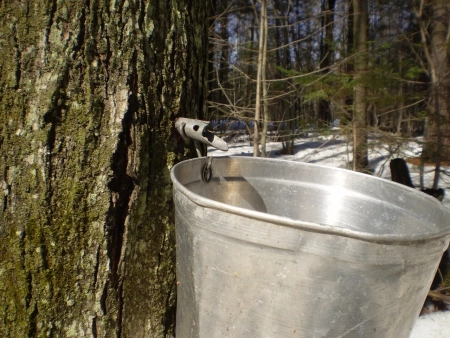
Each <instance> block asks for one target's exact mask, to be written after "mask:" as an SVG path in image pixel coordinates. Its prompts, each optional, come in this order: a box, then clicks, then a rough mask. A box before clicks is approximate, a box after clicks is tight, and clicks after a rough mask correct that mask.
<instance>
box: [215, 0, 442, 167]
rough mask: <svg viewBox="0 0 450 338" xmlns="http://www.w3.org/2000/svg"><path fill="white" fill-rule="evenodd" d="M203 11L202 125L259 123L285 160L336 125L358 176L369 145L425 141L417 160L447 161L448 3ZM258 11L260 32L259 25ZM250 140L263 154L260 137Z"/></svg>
mask: <svg viewBox="0 0 450 338" xmlns="http://www.w3.org/2000/svg"><path fill="white" fill-rule="evenodd" d="M212 3H213V4H214V6H213V14H214V16H213V20H212V23H211V29H210V33H211V35H212V39H211V47H212V49H211V51H210V67H209V70H210V73H209V74H210V75H209V80H210V88H211V92H210V96H209V103H210V105H209V107H210V108H209V116H210V118H211V119H213V120H222V121H228V124H229V125H231V124H232V121H234V120H236V119H239V120H241V121H244V122H246V124H247V127H249V128H253V123H254V121H255V120H256V122H257V125H258V124H261V125H262V127H261V128H264V124H267V123H268V128H269V131H271V130H276V131H277V134H278V136H279V137H280V138H281V140H282V141H283V142H284V146H285V147H284V151H285V152H287V153H291V152H292V151H293V147H292V140H293V138H294V137H296V136H299V135H301V134H302V133H303V132H304V131H306V130H307V129H308V128H311V127H314V128H322V129H323V128H325V129H326V127H330V126H332V125H333V122H335V125H337V123H338V122H340V126H341V131H343V132H344V133H347V132H348V133H349V134H352V140H351V141H352V143H353V144H354V154H353V157H354V158H355V161H354V163H353V166H350V167H351V168H353V169H355V170H361V171H365V170H367V165H368V161H367V150H368V148H369V147H370V145H369V143H370V142H369V141H368V140H369V139H372V140H373V138H374V137H375V136H376V137H378V138H379V137H382V138H383V139H384V140H386V139H388V140H389V142H397V141H398V140H399V138H400V137H401V138H403V139H405V138H408V137H411V136H412V135H417V134H423V133H424V132H425V136H426V144H427V146H426V147H425V148H426V149H427V150H426V156H424V157H426V159H425V160H427V161H430V160H431V161H435V162H436V163H437V165H439V161H441V160H443V159H444V158H445V159H448V156H447V155H448V154H447V153H448V150H447V148H448V146H447V139H448V136H447V129H448V123H447V120H448V114H449V110H448V102H447V101H448V97H449V95H447V94H444V93H448V91H449V89H448V88H447V87H448V84H447V82H448V81H447V80H448V78H449V76H450V75H449V74H450V73H449V68H448V67H449V59H448V57H449V56H448V55H449V40H448V39H449V35H448V28H449V19H448V18H449V6H450V5H449V4H447V2H443V1H437V0H436V1H432V0H401V1H385V0H359V1H353V0H321V1H317V0H315V1H296V0H268V1H267V2H266V1H251V0H250V1H246V0H228V1H227V0H221V1H215V0H213V1H212ZM264 8H266V9H264ZM265 11H266V12H267V15H266V17H267V27H264V26H262V25H261V22H260V20H261V18H263V17H264V13H265ZM262 27H264V30H262V29H263V28H262ZM266 30H267V33H265V32H266ZM261 32H262V33H261ZM261 37H262V39H263V40H264V41H265V43H266V45H267V47H266V49H265V50H264V55H265V59H266V60H267V61H265V62H264V61H263V60H264V58H262V57H261V48H260V47H258V46H261V45H260V43H259V42H260V39H261ZM259 68H263V69H264V71H263V72H262V73H261V74H265V79H264V80H261V77H260V75H259V74H260V72H259ZM438 68H439V69H438ZM261 82H262V84H260V83H261ZM259 87H261V88H262V90H261V93H260V91H259V89H258V88H259ZM260 106H261V107H262V110H261V108H260ZM260 110H261V111H262V112H263V113H261V112H260ZM222 124H223V123H222ZM346 130H347V131H346ZM258 134H259V135H260V137H261V145H260V149H261V151H262V152H264V137H265V135H266V133H262V134H260V133H258ZM257 141H258V140H257V139H255V143H257ZM254 153H255V154H257V152H254ZM424 155H425V153H424Z"/></svg>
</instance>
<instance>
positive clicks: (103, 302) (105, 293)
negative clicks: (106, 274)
mask: <svg viewBox="0 0 450 338" xmlns="http://www.w3.org/2000/svg"><path fill="white" fill-rule="evenodd" d="M108 287H109V282H108V281H106V283H105V286H104V287H103V292H102V296H101V297H100V309H101V310H102V314H103V315H104V316H106V315H107V314H108V309H107V308H106V300H107V299H108Z"/></svg>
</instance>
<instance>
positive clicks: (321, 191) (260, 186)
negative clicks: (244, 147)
mask: <svg viewBox="0 0 450 338" xmlns="http://www.w3.org/2000/svg"><path fill="white" fill-rule="evenodd" d="M187 162H190V163H189V164H186V165H185V166H184V168H183V171H184V172H182V171H181V170H179V169H181V167H179V168H178V169H177V168H175V169H176V170H175V171H174V176H175V178H178V179H179V182H180V183H181V185H182V186H183V187H184V188H185V189H184V191H185V193H188V194H192V195H193V196H197V200H199V201H200V203H204V204H208V201H214V202H218V203H220V204H222V205H221V207H222V208H224V209H227V208H228V207H233V208H232V212H239V209H245V210H252V211H256V212H257V213H262V214H268V215H272V216H275V217H278V218H279V219H280V221H283V220H293V221H299V222H308V223H315V224H317V225H319V226H320V225H324V226H327V227H334V228H336V229H347V230H353V231H357V232H363V233H367V234H373V235H388V236H389V235H400V236H402V237H410V238H411V239H414V238H425V237H427V236H428V237H430V236H433V235H437V234H440V233H442V232H443V231H444V232H445V229H448V226H449V224H448V222H446V221H445V211H444V210H443V209H444V207H442V206H441V205H440V203H439V202H437V201H436V200H435V199H433V198H432V197H429V196H427V195H426V194H423V193H420V192H418V191H415V190H414V189H410V188H407V187H404V186H401V185H399V184H396V183H393V182H390V181H387V180H384V179H379V178H376V177H373V176H370V175H367V174H360V173H356V172H352V171H349V170H343V169H336V168H329V167H323V166H318V165H312V164H305V163H299V162H289V161H280V160H270V159H258V158H244V157H237V158H233V157H225V158H215V159H214V161H213V164H212V179H211V180H210V181H209V182H208V183H205V182H203V181H202V179H201V171H202V168H203V167H204V165H205V163H206V160H202V159H197V160H193V161H187ZM181 166H183V164H181ZM215 206H216V207H217V203H215ZM261 217H264V216H261Z"/></svg>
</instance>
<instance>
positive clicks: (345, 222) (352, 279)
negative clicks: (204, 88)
mask: <svg viewBox="0 0 450 338" xmlns="http://www.w3.org/2000/svg"><path fill="white" fill-rule="evenodd" d="M208 163H209V159H208V158H198V159H194V160H189V161H185V162H182V163H179V164H177V165H176V166H174V167H173V169H172V172H171V178H172V181H173V183H174V200H175V206H176V240H177V247H176V249H177V285H178V300H177V326H176V327H177V332H176V333H177V337H182V338H198V337H201V338H204V337H208V338H223V337H236V338H242V337H277V338H284V337H297V338H298V337H307V338H310V337H364V338H366V337H369V338H370V337H392V338H401V337H408V336H409V332H410V328H411V327H412V326H413V324H414V321H415V319H416V318H417V316H418V314H419V312H420V309H421V306H422V304H423V302H424V299H425V297H426V295H427V292H428V290H429V287H430V284H431V282H432V280H433V276H434V273H435V271H436V269H437V266H438V264H439V260H440V257H441V256H442V253H443V252H444V250H445V249H446V248H447V247H448V243H449V233H450V224H449V222H448V219H449V218H450V210H449V209H447V208H445V207H443V206H442V205H441V204H440V203H439V202H438V201H437V200H435V199H434V198H432V197H429V196H427V195H425V194H422V193H420V192H418V191H414V190H413V189H410V188H407V187H404V186H400V185H398V184H395V183H392V182H390V181H387V180H382V179H378V178H375V177H372V176H369V175H364V174H359V173H355V172H351V171H346V170H341V169H334V168H328V167H322V166H316V165H311V164H304V163H298V162H288V161H279V160H270V159H262V158H250V157H236V158H233V157H228V158H226V157H225V158H215V159H214V166H213V168H212V170H211V172H209V173H208V176H207V177H208V181H209V183H208V184H205V183H204V181H203V180H204V177H203V176H202V174H201V173H202V169H203V168H205V167H207V166H208Z"/></svg>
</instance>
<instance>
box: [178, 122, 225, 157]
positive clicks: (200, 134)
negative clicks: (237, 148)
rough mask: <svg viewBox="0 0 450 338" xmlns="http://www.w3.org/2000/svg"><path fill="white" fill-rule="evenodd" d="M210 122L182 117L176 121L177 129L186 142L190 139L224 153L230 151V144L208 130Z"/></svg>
mask: <svg viewBox="0 0 450 338" xmlns="http://www.w3.org/2000/svg"><path fill="white" fill-rule="evenodd" d="M208 126H209V122H207V121H201V120H195V119H188V118H185V117H180V118H178V119H177V120H176V121H175V128H176V129H177V130H178V132H179V133H180V135H181V137H183V139H184V140H185V141H188V140H189V139H190V138H191V139H193V140H194V141H199V142H202V143H204V144H207V145H209V146H211V147H214V148H217V149H219V150H222V151H227V150H228V144H227V143H226V142H225V141H224V140H222V139H221V138H220V137H218V136H216V135H214V134H213V133H212V132H211V130H209V129H208Z"/></svg>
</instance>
